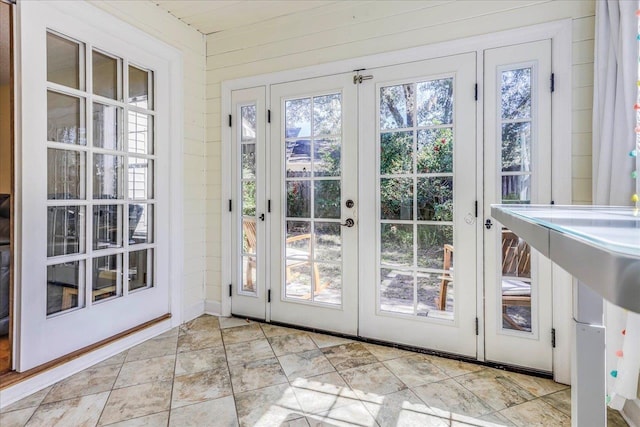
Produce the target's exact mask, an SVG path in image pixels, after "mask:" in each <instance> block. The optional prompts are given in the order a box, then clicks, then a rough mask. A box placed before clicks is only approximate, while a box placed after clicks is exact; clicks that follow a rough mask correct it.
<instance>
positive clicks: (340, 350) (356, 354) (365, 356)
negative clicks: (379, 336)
mask: <svg viewBox="0 0 640 427" xmlns="http://www.w3.org/2000/svg"><path fill="white" fill-rule="evenodd" d="M322 352H323V353H324V355H325V356H326V357H327V359H329V362H331V364H332V365H333V367H334V368H336V369H337V370H338V371H341V370H344V369H351V368H355V367H358V366H363V365H369V364H371V363H376V362H377V361H378V359H376V358H375V356H374V355H373V354H371V353H369V350H367V348H366V347H365V346H364V345H362V344H360V343H356V342H354V343H349V344H342V345H338V346H334V347H326V348H323V349H322Z"/></svg>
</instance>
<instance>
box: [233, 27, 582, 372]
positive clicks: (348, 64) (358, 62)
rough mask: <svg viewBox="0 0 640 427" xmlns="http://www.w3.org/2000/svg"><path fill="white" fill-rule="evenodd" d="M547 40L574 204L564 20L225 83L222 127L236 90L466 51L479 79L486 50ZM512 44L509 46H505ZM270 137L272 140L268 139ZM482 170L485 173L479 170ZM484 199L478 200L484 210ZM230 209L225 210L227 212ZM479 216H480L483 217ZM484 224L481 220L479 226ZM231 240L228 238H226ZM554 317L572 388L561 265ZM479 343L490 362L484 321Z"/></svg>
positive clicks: (567, 290)
mask: <svg viewBox="0 0 640 427" xmlns="http://www.w3.org/2000/svg"><path fill="white" fill-rule="evenodd" d="M542 39H551V41H552V69H553V72H554V73H555V81H556V87H555V92H554V94H553V97H552V100H551V103H552V138H553V141H554V144H553V147H552V157H553V159H554V162H553V170H552V174H553V180H552V195H553V199H554V201H555V202H556V203H557V204H571V201H572V199H571V197H572V195H571V176H572V171H571V144H570V143H569V142H570V141H571V117H572V111H571V99H572V65H571V64H572V63H571V61H572V59H571V58H572V56H571V51H572V50H571V48H572V47H571V42H572V20H571V19H562V20H557V21H552V22H548V23H544V24H538V25H533V26H528V27H523V28H517V29H513V30H506V31H500V32H496V33H492V34H486V35H480V36H474V37H467V38H463V39H459V40H453V41H446V42H441V43H435V44H431V45H427V46H419V47H415V48H409V49H403V50H399V51H395V52H389V53H381V54H376V55H370V56H365V57H360V58H352V59H347V60H341V61H335V62H330V63H326V64H321V65H316V66H310V67H304V68H299V69H292V70H286V71H280V72H275V73H268V74H263V75H257V76H250V77H245V78H241V79H235V80H227V81H223V82H222V85H221V103H222V105H221V112H222V116H221V118H222V120H221V121H222V123H224V119H225V117H227V116H228V114H229V106H230V99H231V98H230V94H231V91H232V90H235V89H242V88H248V87H254V86H259V85H267V99H269V97H270V93H269V85H270V84H274V83H279V82H286V81H294V80H300V79H307V78H312V77H319V76H326V75H330V74H338V73H341V72H344V71H349V70H355V69H362V68H376V67H383V66H387V65H395V64H400V63H406V62H412V61H419V60H424V59H431V58H436V57H440V56H448V55H455V54H460V53H466V52H473V51H475V52H477V55H478V56H477V58H478V61H477V64H478V65H477V70H476V72H477V79H478V81H479V79H480V76H481V75H482V73H483V69H482V68H483V58H484V56H483V51H484V50H485V49H491V48H496V47H502V46H505V45H508V44H520V43H527V42H532V41H537V40H542ZM505 41H508V42H505ZM482 100H483V87H482V84H479V90H478V102H479V103H480V104H482ZM477 111H478V113H477V114H478V116H477V123H478V135H482V134H483V131H484V129H483V126H482V114H483V111H482V108H478V109H477ZM267 138H269V137H268V136H267ZM230 141H231V134H230V132H229V130H228V128H227V130H225V129H223V131H222V194H223V199H222V200H223V201H226V200H228V198H229V195H230V194H231V193H230V185H231V183H230V178H229V176H230V174H229V170H228V169H229V166H228V165H229V162H230V157H229V156H230V152H229V148H228V147H229V144H230ZM477 144H478V149H477V156H478V162H479V163H478V167H479V168H481V167H482V163H481V162H482V156H483V153H484V150H483V149H482V138H481V137H480V138H479V139H478V141H477ZM479 170H481V169H479ZM477 185H478V194H479V196H481V194H482V190H481V189H482V187H481V186H482V183H481V182H479V183H478V184H477ZM482 202H483V200H482V199H480V200H478V204H479V206H480V207H481V206H482ZM223 211H224V209H223ZM481 213H482V212H480V213H479V217H480V214H481ZM230 219H231V217H230V215H228V212H223V218H222V230H223V231H222V236H221V237H222V241H228V239H229V238H230V237H231V236H230V234H229V231H228V230H230ZM481 227H482V225H481V224H480V221H478V224H477V228H478V229H480V228H481ZM225 239H227V240H225ZM482 244H483V243H482V239H478V249H479V250H478V266H479V267H478V272H477V274H478V281H477V283H478V292H482V290H483V277H484V269H483V268H482V261H483V252H482V250H481V249H482V248H481V246H482ZM222 266H223V267H222V280H223V282H222V285H223V286H225V285H226V284H228V283H229V280H230V268H229V267H228V266H229V259H228V257H225V253H223V254H222ZM553 283H554V287H553V319H554V327H555V329H556V337H557V342H556V348H555V349H554V351H553V366H554V368H553V371H554V379H555V380H556V381H559V382H562V383H566V384H568V383H569V382H570V364H571V360H570V354H571V351H570V345H569V343H570V341H571V338H570V337H571V335H570V334H571V329H570V319H571V286H570V285H571V277H570V276H569V275H568V274H567V273H566V272H564V271H563V270H562V269H560V268H559V267H557V266H555V265H554V267H553ZM221 298H222V301H221V305H222V310H221V311H222V314H223V315H229V313H230V310H229V307H230V300H229V297H228V294H227V293H225V292H222V295H221ZM477 305H478V310H479V311H478V312H482V310H483V309H484V307H483V306H484V304H483V301H482V299H480V298H478V303H477ZM477 342H478V349H479V352H478V359H479V360H484V350H483V349H484V347H483V346H484V322H483V319H482V318H480V320H479V335H478V337H477Z"/></svg>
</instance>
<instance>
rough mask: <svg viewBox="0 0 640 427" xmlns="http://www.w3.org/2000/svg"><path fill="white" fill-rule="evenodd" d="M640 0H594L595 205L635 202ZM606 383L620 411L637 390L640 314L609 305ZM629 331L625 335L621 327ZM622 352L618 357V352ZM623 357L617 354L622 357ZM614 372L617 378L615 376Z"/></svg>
mask: <svg viewBox="0 0 640 427" xmlns="http://www.w3.org/2000/svg"><path fill="white" fill-rule="evenodd" d="M639 8H640V2H639V1H637V0H606V1H605V0H601V1H596V29H595V30H596V32H595V64H594V84H593V89H594V90H593V203H594V204H602V205H618V206H629V205H631V195H632V194H633V193H634V192H635V190H636V188H635V187H636V181H635V180H633V179H632V178H631V172H632V171H633V170H634V169H635V164H634V159H632V158H631V157H630V156H629V152H630V151H631V150H632V149H633V148H634V147H635V142H636V136H635V131H634V129H635V126H636V113H635V111H634V108H633V106H634V104H635V103H636V97H637V85H636V82H637V81H638V40H637V39H636V36H637V34H638V18H637V17H636V10H638V9H639ZM605 305H606V307H605V325H606V326H607V340H606V344H607V373H608V374H607V378H608V382H607V386H608V391H609V394H610V396H611V399H612V400H611V404H610V405H611V406H612V407H615V408H616V409H621V408H622V406H623V405H624V403H625V400H626V399H634V398H636V394H637V386H638V375H639V371H640V339H638V337H639V336H640V316H638V315H634V314H633V313H631V314H630V313H626V312H625V311H624V310H622V309H620V308H618V307H616V306H614V305H612V304H609V303H605ZM625 329H626V332H627V333H626V335H623V334H622V331H623V330H625ZM618 351H622V353H618ZM616 353H618V355H617V354H616ZM620 354H621V355H622V357H619V355H620ZM614 376H615V377H614Z"/></svg>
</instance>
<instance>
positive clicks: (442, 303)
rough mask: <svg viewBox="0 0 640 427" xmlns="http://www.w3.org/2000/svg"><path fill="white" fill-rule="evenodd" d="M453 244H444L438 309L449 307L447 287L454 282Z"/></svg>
mask: <svg viewBox="0 0 640 427" xmlns="http://www.w3.org/2000/svg"><path fill="white" fill-rule="evenodd" d="M452 263H453V245H449V244H445V245H444V262H443V263H442V270H443V272H442V276H441V277H440V293H439V294H438V295H439V296H438V297H436V307H438V310H441V311H444V310H446V309H447V287H448V286H449V283H451V282H453V266H452V265H451V264H452Z"/></svg>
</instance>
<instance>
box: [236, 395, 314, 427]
mask: <svg viewBox="0 0 640 427" xmlns="http://www.w3.org/2000/svg"><path fill="white" fill-rule="evenodd" d="M236 408H237V410H238V420H239V422H240V426H241V427H245V426H246V427H272V426H279V425H282V424H283V423H285V422H286V421H291V420H296V419H298V418H304V414H303V413H302V410H301V409H300V405H299V404H298V401H297V399H296V396H295V394H294V393H293V389H292V388H291V387H290V386H289V384H280V385H275V386H272V387H267V388H263V389H260V390H253V391H247V392H244V393H238V394H236Z"/></svg>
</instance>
